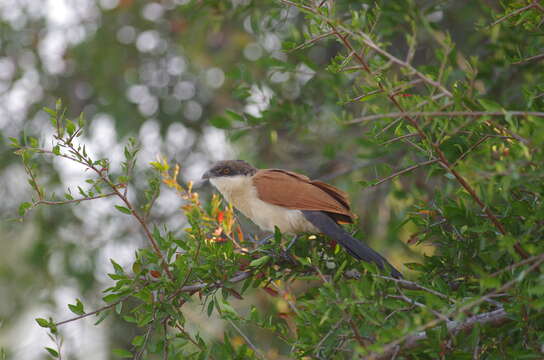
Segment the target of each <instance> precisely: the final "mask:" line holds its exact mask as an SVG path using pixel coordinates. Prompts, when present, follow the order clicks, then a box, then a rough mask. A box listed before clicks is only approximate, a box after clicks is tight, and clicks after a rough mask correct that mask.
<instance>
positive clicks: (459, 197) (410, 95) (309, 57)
mask: <svg viewBox="0 0 544 360" xmlns="http://www.w3.org/2000/svg"><path fill="white" fill-rule="evenodd" d="M234 3H235V2H233V3H232V4H234ZM232 4H230V5H226V3H224V2H214V1H211V2H209V3H208V4H206V5H202V7H200V5H194V4H192V5H190V6H195V7H194V9H198V10H199V11H204V10H203V9H206V10H208V11H214V12H215V13H216V14H220V15H218V19H217V23H216V24H217V26H221V24H222V22H221V21H234V20H231V19H240V18H242V15H246V16H247V18H246V19H249V20H250V21H249V22H248V23H247V24H246V26H250V27H251V29H252V31H253V34H254V36H255V37H256V38H260V39H266V36H269V38H268V39H269V41H272V42H274V41H275V40H270V39H271V38H270V36H274V38H273V39H280V40H281V45H282V49H283V52H281V54H282V56H279V55H278V54H279V52H278V51H279V49H276V50H277V51H276V52H274V51H271V54H270V55H269V56H262V57H259V58H256V59H255V62H254V64H252V66H251V68H250V69H247V67H246V64H243V63H242V64H239V65H233V68H232V69H231V71H230V73H229V78H230V80H231V83H230V84H229V86H230V87H231V88H230V89H231V90H232V96H233V97H234V98H235V100H233V103H232V104H231V105H232V106H231V108H230V109H224V111H222V112H221V113H219V114H216V115H215V116H213V117H212V116H210V117H209V124H210V125H211V126H214V127H216V128H219V129H224V130H225V131H228V132H229V134H230V135H231V140H232V141H234V142H237V143H238V144H239V146H240V148H241V149H244V148H245V149H251V154H252V155H251V157H254V159H253V160H256V161H257V162H263V163H265V162H274V161H276V160H270V159H271V158H272V157H273V156H274V154H276V153H280V149H281V150H283V149H288V150H284V151H285V152H286V153H287V154H288V155H286V156H285V157H283V160H284V161H285V162H286V163H291V164H297V163H300V160H301V159H302V158H305V157H306V156H307V157H308V161H307V162H308V163H309V165H312V166H313V168H314V169H315V168H317V171H318V173H315V174H311V175H325V176H323V177H325V178H327V177H328V180H334V179H335V178H337V177H339V176H343V178H345V179H346V180H344V181H345V182H346V183H347V185H348V186H349V187H350V188H351V189H352V190H357V191H361V190H364V191H365V192H366V194H367V195H366V196H367V197H366V198H363V199H364V200H369V201H366V202H365V204H368V207H369V208H372V206H373V204H377V203H380V204H381V205H380V206H384V205H383V204H386V205H387V206H388V209H393V211H391V212H394V213H395V215H394V218H393V219H392V220H390V221H387V222H385V226H384V223H383V222H381V221H382V220H381V219H380V217H385V216H384V215H383V214H385V213H387V214H388V215H389V212H386V211H376V212H372V210H370V211H369V210H366V211H367V213H366V214H363V215H365V216H363V218H362V221H361V222H362V224H361V226H362V227H363V228H365V230H367V231H366V234H365V237H367V238H370V239H372V238H377V237H378V235H377V234H378V233H379V231H382V234H381V238H382V239H383V238H386V239H387V240H388V243H393V242H395V243H397V244H398V243H400V241H399V238H401V239H405V240H406V242H407V244H408V245H410V246H412V247H417V246H429V247H432V248H433V250H434V251H433V252H432V253H431V254H429V255H427V256H423V257H419V258H418V257H416V256H413V255H412V257H411V260H410V262H407V263H406V264H405V268H406V269H405V273H406V276H407V278H408V279H410V280H397V279H393V278H390V277H388V276H384V275H383V274H380V273H379V271H378V269H376V267H375V266H373V265H369V264H365V263H360V262H357V261H355V260H354V259H352V258H351V257H350V256H349V255H347V254H346V253H345V252H344V251H342V250H341V249H340V248H339V247H338V246H337V245H336V244H333V243H329V241H328V240H327V239H318V240H317V241H315V240H316V239H315V236H305V237H304V238H302V239H300V240H299V241H297V242H296V243H295V245H294V247H293V248H292V249H291V250H290V251H289V253H288V254H286V253H285V252H284V251H283V249H284V247H285V245H284V244H285V243H286V242H288V241H289V240H290V239H287V238H286V239H283V238H284V236H282V234H280V233H279V232H278V231H276V233H275V234H274V236H273V237H272V238H271V239H270V240H269V241H268V242H263V241H261V240H262V239H259V238H258V237H257V236H254V235H253V234H252V233H251V232H250V231H245V230H244V228H245V227H242V226H241V225H240V223H239V222H238V221H237V219H236V215H235V212H234V210H233V209H232V207H230V206H229V205H227V204H224V203H223V202H222V201H221V199H220V198H218V197H217V196H216V195H214V196H212V197H211V199H210V200H209V201H206V202H203V201H201V199H200V195H199V194H198V193H197V192H195V190H194V188H193V184H192V183H191V182H188V183H184V182H183V181H180V173H181V174H182V173H183V168H180V167H179V166H178V165H170V164H169V162H168V161H166V160H164V159H162V158H161V159H159V160H157V161H155V162H152V163H151V168H152V169H153V172H152V174H151V175H150V176H149V178H148V179H147V185H146V188H145V190H143V191H142V192H141V197H142V199H138V202H134V201H133V199H131V197H130V194H129V189H130V188H131V184H133V183H135V182H136V181H137V176H136V175H135V174H134V170H135V164H136V162H137V157H138V151H139V146H138V144H137V142H136V141H135V140H132V139H130V140H128V141H127V144H126V146H125V150H124V157H125V158H124V160H123V163H122V166H121V170H120V171H119V173H116V172H114V171H112V170H111V168H112V166H111V160H110V159H106V158H101V159H94V158H92V157H91V156H90V155H89V154H88V151H89V150H88V149H86V146H85V144H84V143H80V141H79V138H80V136H81V134H82V133H83V130H84V127H85V122H84V121H83V117H79V118H78V119H77V120H71V119H69V118H68V117H67V116H66V111H65V109H64V108H63V106H62V104H61V103H60V102H58V103H57V106H56V108H55V109H46V112H47V113H48V114H49V116H50V118H51V126H52V127H53V129H55V135H54V136H53V143H52V144H51V146H50V147H46V146H44V145H42V144H41V143H40V141H39V140H38V139H37V138H35V137H31V136H22V137H21V138H20V139H18V138H13V139H11V143H12V146H14V147H15V148H16V153H17V154H18V155H19V156H20V157H21V159H22V163H23V165H24V168H25V169H26V173H27V175H28V180H29V184H30V186H31V187H32V188H33V190H34V193H35V198H34V199H33V200H32V201H31V202H28V201H27V202H24V203H22V204H21V205H20V207H19V214H20V215H21V216H23V215H25V214H27V213H28V212H29V211H30V210H32V209H34V208H35V207H37V206H38V205H60V204H72V203H80V202H82V201H88V200H95V199H98V198H103V197H112V198H115V199H116V201H117V203H116V204H114V205H113V206H114V207H115V208H116V209H117V210H118V211H119V212H120V213H119V214H118V215H119V216H123V215H129V216H131V217H132V218H133V220H134V221H135V223H136V224H138V226H139V227H140V229H141V231H142V232H143V233H144V235H145V238H146V240H147V242H148V245H149V247H143V248H139V249H138V250H137V251H136V253H135V255H134V261H133V263H132V266H131V267H130V268H125V267H122V266H120V265H119V264H117V262H115V259H112V260H111V264H112V266H113V272H112V273H110V274H108V275H109V277H110V278H111V280H112V284H111V286H110V287H108V288H107V289H105V290H104V296H103V298H102V300H103V302H104V306H102V307H101V308H99V309H97V310H94V311H88V310H86V309H85V307H84V305H83V302H82V301H81V300H79V299H76V300H75V303H74V304H69V305H68V308H69V310H70V311H71V312H73V313H74V314H75V315H77V317H75V318H72V319H68V320H64V321H55V320H53V319H44V318H40V319H36V321H37V323H38V324H39V325H40V326H41V327H45V328H48V329H49V331H50V333H51V336H52V339H53V340H54V341H55V344H56V345H57V349H53V348H46V350H47V352H48V353H49V354H50V355H51V356H53V357H60V356H61V354H62V351H61V350H62V349H61V344H62V342H61V340H60V338H59V336H60V335H59V328H60V327H61V325H63V324H65V323H67V322H71V321H76V320H79V319H80V318H83V317H88V316H96V322H97V324H98V323H100V322H102V321H103V320H104V319H105V318H106V317H107V316H112V317H113V318H114V321H115V322H125V323H128V324H131V325H132V326H134V327H135V328H137V329H139V333H138V334H139V335H136V336H134V337H133V338H132V339H131V340H130V345H128V346H126V347H125V348H118V349H115V350H113V351H112V354H113V355H114V356H116V357H119V358H125V357H128V358H131V357H132V358H136V359H140V358H153V356H156V357H158V358H159V357H160V356H162V357H163V358H165V359H175V358H181V357H183V358H195V359H196V358H198V359H204V358H213V359H223V358H225V359H229V358H233V359H234V358H269V357H270V358H273V357H278V356H284V357H287V358H322V359H333V358H338V359H341V358H365V359H386V358H387V359H388V358H396V359H403V358H405V359H406V358H421V359H431V358H446V357H447V358H460V359H461V358H470V357H472V358H500V357H504V356H510V357H514V358H540V357H541V351H542V349H541V344H542V340H543V339H542V335H541V334H542V333H543V330H544V329H543V325H544V319H543V318H542V315H541V314H542V306H543V305H544V303H543V301H542V299H541V295H542V289H543V281H544V278H543V276H542V275H541V273H540V271H539V267H540V265H541V264H542V263H543V262H544V248H543V244H542V237H543V232H544V222H543V220H542V219H544V210H543V209H544V207H543V206H542V196H543V194H544V185H543V184H544V183H543V181H542V179H543V173H542V172H543V170H542V166H540V164H542V163H543V160H544V159H543V154H542V149H543V145H544V144H543V143H544V137H543V135H542V134H544V121H542V118H543V117H544V114H543V113H542V112H541V111H540V110H541V109H542V104H543V103H542V101H543V97H542V91H543V89H542V85H541V84H542V77H543V76H544V75H543V74H542V72H536V71H533V70H534V69H535V67H534V63H535V61H536V62H538V56H539V55H538V54H536V53H535V52H536V51H538V50H539V49H538V38H539V36H540V35H539V34H538V33H537V31H538V29H539V28H540V25H541V23H542V21H541V19H542V14H543V13H544V9H543V8H542V6H541V5H539V3H538V2H530V3H526V2H524V1H523V2H522V1H513V2H511V3H510V4H508V5H506V6H505V7H504V8H503V9H501V11H497V13H496V14H493V13H491V10H489V9H487V8H483V7H484V5H483V4H480V2H471V4H470V5H462V6H464V7H463V9H464V10H465V13H466V15H467V16H466V19H464V20H463V21H466V22H467V23H470V22H471V21H472V23H471V24H472V25H470V26H467V27H465V28H463V29H462V30H459V29H458V28H455V31H456V32H452V33H449V32H447V31H446V30H445V25H443V24H442V23H441V22H440V21H441V20H442V18H445V19H446V20H449V17H451V16H454V15H455V9H456V6H461V5H448V6H451V8H446V5H444V4H442V3H440V4H434V3H430V4H426V5H425V6H419V5H418V4H416V3H415V2H406V3H405V4H400V3H397V2H387V1H384V2H359V1H358V2H352V1H338V2H333V1H303V0H300V1H288V0H281V1H278V2H263V3H259V4H257V3H255V2H253V3H249V4H246V5H241V6H240V7H237V6H234V5H232ZM467 9H470V10H473V11H467ZM482 13H483V14H485V16H483V17H482ZM265 14H266V15H265ZM474 14H478V16H476V15H474ZM219 17H221V19H219ZM476 18H478V19H482V18H485V19H487V21H486V22H485V23H481V20H475V19H476ZM441 24H442V25H441ZM468 32H470V33H471V36H470V41H463V40H464V39H465V37H466V36H467V33H468ZM264 41H265V40H263V42H264ZM278 41H279V40H278ZM263 47H264V45H263ZM84 50H85V49H78V51H80V52H83V54H82V56H83V55H85V54H84ZM250 50H251V49H250ZM253 50H255V49H253ZM540 50H541V49H540ZM251 56H253V55H251ZM534 56H536V57H537V58H534ZM83 57H84V56H83ZM101 89H102V90H103V91H108V90H107V89H105V88H101ZM154 90H157V91H159V89H154ZM267 94H268V95H267ZM270 94H272V95H270ZM252 97H253V100H252ZM255 97H260V98H261V99H260V101H255ZM252 106H253V107H252ZM206 115H208V114H206ZM311 145H313V146H311ZM316 149H319V150H320V151H321V153H318V154H316ZM317 152H319V151H317ZM42 155H45V156H50V157H54V158H59V159H62V160H64V161H72V162H75V163H79V164H80V165H82V166H83V167H85V168H86V169H87V171H86V172H85V174H86V176H87V179H86V183H87V184H88V186H87V187H86V188H82V187H78V189H77V190H78V195H77V197H76V196H74V195H72V191H68V192H67V193H66V194H64V198H60V197H57V196H55V195H48V191H47V190H46V188H45V187H44V186H42V185H40V184H41V182H40V164H41V161H42V160H41V158H40V157H39V156H42ZM248 157H249V156H248ZM342 158H343V159H344V160H343V161H340V162H338V161H335V159H342ZM324 160H326V161H324ZM277 161H278V162H279V160H277ZM322 162H325V164H326V166H324V167H322V168H318V166H317V165H316V164H318V163H322ZM182 165H183V164H182ZM314 165H315V166H314ZM283 167H287V166H285V165H283ZM292 167H295V168H296V167H302V165H293V166H292ZM309 168H311V167H309ZM314 171H315V170H314ZM161 183H162V184H164V185H165V186H166V187H168V188H169V189H170V190H168V191H174V192H175V193H176V194H177V196H179V197H180V198H181V199H182V200H183V202H184V205H183V207H182V211H183V215H184V217H185V218H186V221H187V224H188V226H187V228H185V229H175V230H174V229H169V227H168V226H167V225H166V224H160V225H155V226H152V225H151V224H152V222H150V221H149V214H150V212H151V211H152V209H153V206H154V205H155V200H156V199H157V197H158V196H159V195H160V192H161V191H162V189H161ZM379 189H386V190H387V196H380V194H379ZM384 191H385V190H384ZM138 196H140V195H138ZM359 200H360V199H359ZM137 204H138V205H137ZM379 208H380V209H383V208H382V207H379ZM388 211H390V210H388ZM365 222H367V223H368V224H365ZM381 227H382V228H384V227H385V228H386V230H383V229H380V228H381ZM353 229H354V231H357V230H358V229H359V228H358V226H354V228H353ZM383 231H385V235H384V234H383ZM358 236H360V235H358ZM389 240H392V241H389ZM397 246H398V245H397ZM399 261H400V260H399ZM259 294H261V295H260V296H263V297H264V298H265V299H266V300H267V302H269V303H272V304H274V306H272V307H267V306H263V304H262V303H260V302H259V301H257V300H256V299H257V297H258V296H259ZM247 302H250V305H249V307H248V306H247ZM192 304H197V305H198V306H199V309H200V312H201V313H202V314H205V316H207V317H218V318H220V319H222V321H224V322H225V323H227V324H228V329H227V330H226V331H225V332H224V334H223V337H222V338H211V339H207V338H205V337H204V336H202V335H201V332H200V330H199V329H200V326H199V325H201V324H195V323H193V321H192V320H191V319H190V318H188V317H187V316H186V315H185V313H184V312H185V311H186V309H187V308H188V307H189V306H191V305H192ZM244 304H245V306H244ZM257 329H258V331H257ZM278 353H279V354H280V355H278Z"/></svg>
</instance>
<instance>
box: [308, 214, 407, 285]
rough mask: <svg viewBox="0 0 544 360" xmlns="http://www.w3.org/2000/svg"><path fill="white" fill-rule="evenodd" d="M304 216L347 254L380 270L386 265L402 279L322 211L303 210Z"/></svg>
mask: <svg viewBox="0 0 544 360" xmlns="http://www.w3.org/2000/svg"><path fill="white" fill-rule="evenodd" d="M302 214H303V215H304V217H305V218H306V220H308V221H309V222H311V223H312V224H313V225H314V226H315V227H316V228H318V229H319V230H320V231H321V232H322V233H323V234H325V235H327V236H329V237H330V238H332V239H333V240H335V241H336V242H337V243H339V244H340V245H342V246H343V247H344V248H345V249H346V250H347V252H348V253H349V254H350V255H351V256H353V257H354V258H356V259H359V260H363V261H366V262H369V263H375V264H377V265H378V266H379V267H380V269H382V270H383V269H384V265H387V266H388V267H390V268H391V275H392V276H394V277H395V278H402V274H401V273H400V272H399V271H398V270H397V269H395V267H394V266H393V265H391V264H390V263H389V262H388V261H387V260H386V259H385V258H384V257H383V256H381V255H380V254H378V253H377V252H376V251H374V250H372V249H371V248H370V247H368V246H367V245H366V244H364V243H362V242H361V241H359V240H357V239H355V238H354V237H353V236H351V235H350V234H349V233H348V232H347V231H346V230H344V229H343V228H342V227H341V226H340V225H338V224H337V223H336V222H335V221H334V220H333V219H332V218H330V217H329V216H328V215H327V214H326V213H324V212H322V211H309V210H302Z"/></svg>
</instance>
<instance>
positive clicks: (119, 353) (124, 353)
mask: <svg viewBox="0 0 544 360" xmlns="http://www.w3.org/2000/svg"><path fill="white" fill-rule="evenodd" d="M111 353H112V354H113V355H114V356H116V357H119V358H123V359H125V358H131V357H132V353H131V352H130V351H128V350H125V349H113V350H112V351H111Z"/></svg>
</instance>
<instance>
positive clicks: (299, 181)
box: [253, 169, 354, 222]
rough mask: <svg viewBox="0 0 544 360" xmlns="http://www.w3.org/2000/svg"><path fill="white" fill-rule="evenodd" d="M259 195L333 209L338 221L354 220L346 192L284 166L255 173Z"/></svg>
mask: <svg viewBox="0 0 544 360" xmlns="http://www.w3.org/2000/svg"><path fill="white" fill-rule="evenodd" d="M253 185H255V187H256V188H257V195H258V196H259V199H261V200H263V201H265V202H267V203H270V204H274V205H278V206H283V207H286V208H288V209H297V210H314V211H324V212H326V213H330V214H331V215H332V216H333V218H334V219H335V220H337V221H346V222H352V221H353V218H354V215H353V214H352V213H351V211H350V208H349V202H348V199H347V195H346V193H344V192H343V191H341V190H339V189H337V188H335V187H334V186H332V185H329V184H326V183H324V182H321V181H312V180H310V179H309V178H308V177H306V176H304V175H301V174H297V173H294V172H290V171H285V170H280V169H265V170H259V171H257V173H256V174H255V175H254V176H253Z"/></svg>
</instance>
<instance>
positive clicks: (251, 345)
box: [228, 319, 266, 359]
mask: <svg viewBox="0 0 544 360" xmlns="http://www.w3.org/2000/svg"><path fill="white" fill-rule="evenodd" d="M228 322H229V324H230V326H232V327H233V328H234V329H235V330H236V331H237V332H238V334H240V336H241V337H243V338H244V340H245V342H246V344H247V345H248V346H249V347H250V348H251V349H252V350H253V352H254V353H255V355H257V357H259V358H261V359H266V356H264V354H263V353H262V352H261V351H260V350H259V349H257V347H256V346H255V344H253V343H252V342H251V340H250V339H249V337H248V336H247V335H246V334H244V333H243V332H242V330H241V329H240V328H239V327H238V326H236V324H235V323H234V321H232V320H231V319H228Z"/></svg>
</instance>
